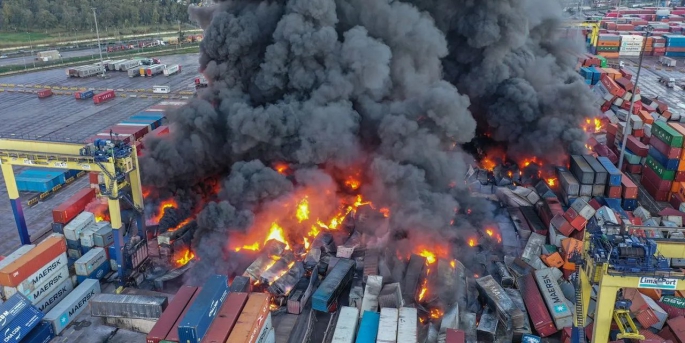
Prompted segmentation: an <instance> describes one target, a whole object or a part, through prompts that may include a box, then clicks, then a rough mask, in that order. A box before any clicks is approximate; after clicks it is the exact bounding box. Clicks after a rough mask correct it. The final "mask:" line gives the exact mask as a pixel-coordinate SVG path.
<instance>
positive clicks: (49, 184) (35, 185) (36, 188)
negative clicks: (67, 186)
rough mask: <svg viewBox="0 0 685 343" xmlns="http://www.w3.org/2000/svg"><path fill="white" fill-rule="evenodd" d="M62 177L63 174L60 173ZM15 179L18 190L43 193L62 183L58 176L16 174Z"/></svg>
mask: <svg viewBox="0 0 685 343" xmlns="http://www.w3.org/2000/svg"><path fill="white" fill-rule="evenodd" d="M62 177H64V174H62ZM15 179H16V181H17V188H19V191H20V192H37V193H43V192H47V191H51V190H52V189H53V188H54V187H55V186H57V185H61V184H63V182H60V177H59V176H58V177H55V178H52V179H51V178H34V177H23V176H17V177H16V178H15Z"/></svg>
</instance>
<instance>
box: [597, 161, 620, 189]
mask: <svg viewBox="0 0 685 343" xmlns="http://www.w3.org/2000/svg"><path fill="white" fill-rule="evenodd" d="M597 162H599V163H601V164H602V167H604V169H606V171H607V174H608V175H609V176H608V178H609V180H608V186H620V185H621V175H622V174H621V172H620V171H619V170H618V168H616V166H615V165H614V164H613V163H612V162H611V161H610V160H609V158H607V157H604V156H600V157H597Z"/></svg>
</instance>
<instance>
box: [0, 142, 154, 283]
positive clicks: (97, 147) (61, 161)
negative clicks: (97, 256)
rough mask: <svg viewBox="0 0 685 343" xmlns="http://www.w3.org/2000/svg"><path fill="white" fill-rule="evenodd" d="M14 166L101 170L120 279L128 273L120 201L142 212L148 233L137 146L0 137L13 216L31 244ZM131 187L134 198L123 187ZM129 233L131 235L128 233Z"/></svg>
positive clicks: (22, 237)
mask: <svg viewBox="0 0 685 343" xmlns="http://www.w3.org/2000/svg"><path fill="white" fill-rule="evenodd" d="M14 166H23V167H39V168H57V169H65V170H69V169H71V170H83V171H88V172H98V173H102V174H103V177H104V180H105V182H104V185H105V187H104V189H102V187H101V195H102V196H106V197H107V203H108V205H109V214H110V219H111V224H112V228H113V230H114V244H115V247H116V249H117V252H118V253H117V256H116V260H117V265H118V276H119V281H120V282H124V279H125V276H126V270H125V266H126V264H125V263H124V261H123V255H124V254H123V250H122V247H123V245H124V243H125V238H126V237H125V236H124V232H123V230H122V222H121V206H120V201H121V200H124V201H127V202H129V203H130V205H131V206H132V207H133V208H134V209H136V210H137V211H138V212H139V215H138V232H139V234H140V235H141V236H142V235H144V232H145V226H144V225H145V221H144V220H143V217H142V209H143V208H144V207H143V206H144V205H143V192H142V185H141V182H140V170H139V168H138V158H137V154H136V148H135V146H128V145H124V144H123V143H121V142H112V141H104V140H99V141H96V142H95V143H91V144H75V143H58V142H43V141H31V140H19V139H2V138H0V167H1V168H2V176H3V178H4V179H5V184H6V185H7V192H8V194H9V198H10V203H11V205H12V211H13V213H14V219H15V222H16V224H17V229H18V230H19V238H20V240H21V243H22V244H30V243H31V238H30V236H29V233H28V228H27V227H26V220H25V218H24V213H23V210H22V206H21V202H20V199H19V190H18V189H17V183H16V180H15V177H14V170H13V167H14ZM125 188H126V189H130V194H131V195H132V198H133V199H130V198H129V196H128V194H127V192H125V191H122V189H125ZM127 236H128V235H127Z"/></svg>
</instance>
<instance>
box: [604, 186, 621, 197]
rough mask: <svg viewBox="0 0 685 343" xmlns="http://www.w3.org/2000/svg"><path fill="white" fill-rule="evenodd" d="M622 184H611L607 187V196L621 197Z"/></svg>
mask: <svg viewBox="0 0 685 343" xmlns="http://www.w3.org/2000/svg"><path fill="white" fill-rule="evenodd" d="M621 190H622V188H621V186H611V187H607V188H606V196H607V197H609V198H620V197H621Z"/></svg>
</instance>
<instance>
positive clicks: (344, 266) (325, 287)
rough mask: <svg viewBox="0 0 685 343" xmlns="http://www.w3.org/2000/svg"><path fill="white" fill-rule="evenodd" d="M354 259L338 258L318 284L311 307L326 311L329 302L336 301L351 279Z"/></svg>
mask: <svg viewBox="0 0 685 343" xmlns="http://www.w3.org/2000/svg"><path fill="white" fill-rule="evenodd" d="M355 265H356V263H355V261H353V260H350V259H346V258H344V259H340V261H338V263H337V264H336V265H335V267H333V269H332V270H331V272H330V273H329V274H328V276H326V278H325V279H323V281H322V282H321V285H319V288H318V289H317V290H316V292H314V295H312V308H313V309H314V310H316V311H321V312H328V310H329V308H330V306H331V304H332V303H333V302H335V301H336V299H337V298H338V296H339V295H340V293H341V292H342V290H343V289H344V288H345V287H346V286H347V285H348V284H349V283H350V281H352V276H353V275H354V266H355Z"/></svg>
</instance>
